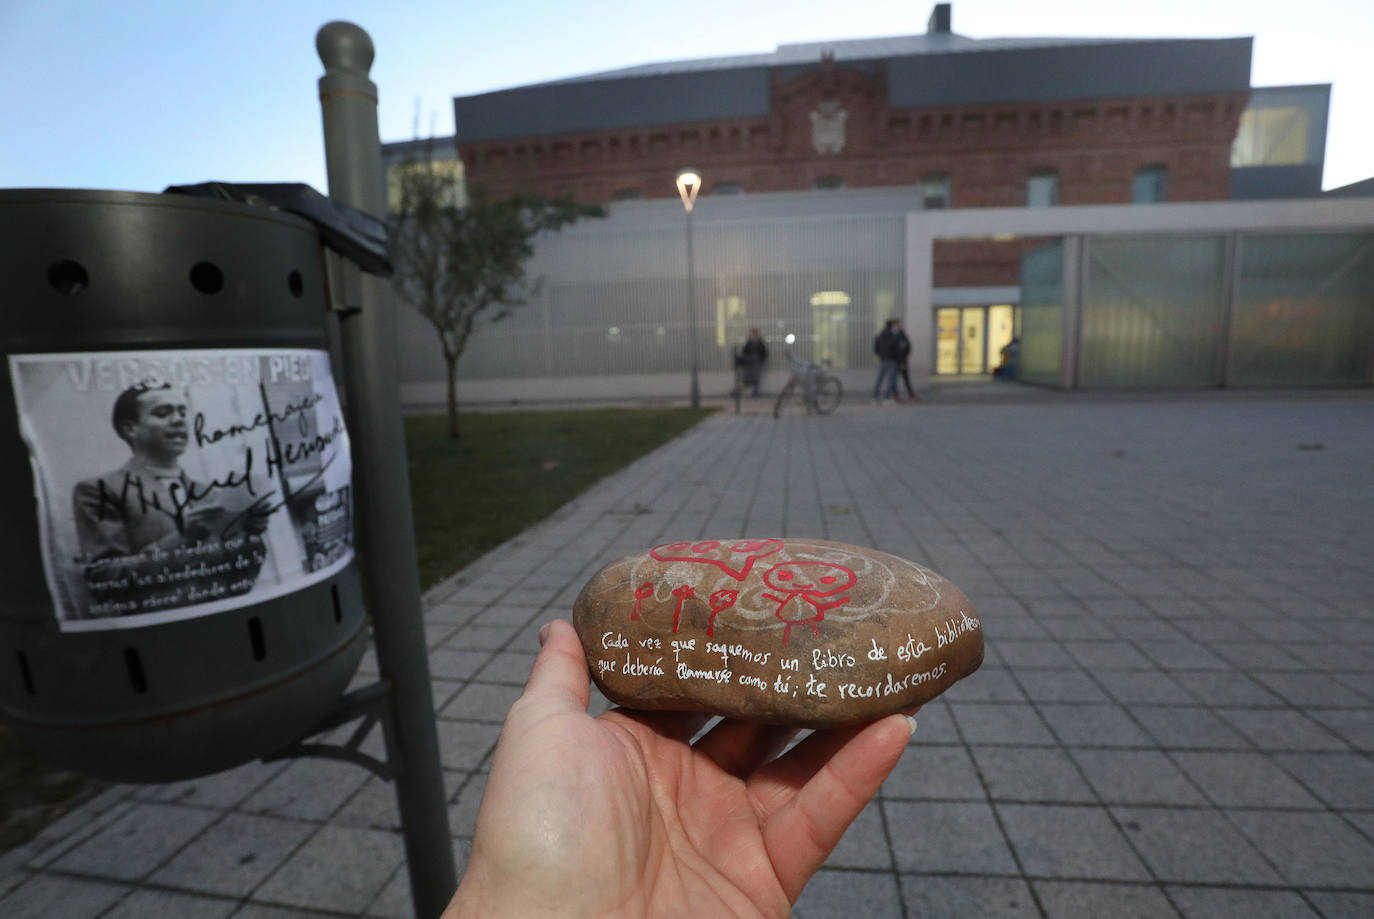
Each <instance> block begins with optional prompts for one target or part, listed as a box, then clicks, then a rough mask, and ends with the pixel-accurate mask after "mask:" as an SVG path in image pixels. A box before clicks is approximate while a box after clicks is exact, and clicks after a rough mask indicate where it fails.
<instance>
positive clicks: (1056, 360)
mask: <svg viewBox="0 0 1374 919" xmlns="http://www.w3.org/2000/svg"><path fill="white" fill-rule="evenodd" d="M1063 348H1064V244H1063V243H1062V242H1053V243H1050V244H1048V245H1045V246H1041V247H1039V248H1038V249H1032V250H1031V251H1030V252H1027V253H1026V254H1025V255H1023V256H1021V359H1020V364H1021V366H1020V368H1019V370H1020V378H1021V379H1022V380H1025V381H1026V382H1028V383H1039V384H1040V385H1042V386H1059V385H1061V383H1062V382H1063V381H1062V379H1061V376H1060V363H1061V358H1062V353H1063Z"/></svg>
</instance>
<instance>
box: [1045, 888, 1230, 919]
mask: <svg viewBox="0 0 1374 919" xmlns="http://www.w3.org/2000/svg"><path fill="white" fill-rule="evenodd" d="M1035 892H1036V895H1037V896H1039V898H1040V903H1041V905H1042V906H1043V907H1044V908H1045V915H1046V916H1047V917H1049V919H1106V917H1118V916H1120V917H1126V916H1129V917H1131V919H1177V917H1178V911H1177V910H1175V909H1174V907H1173V906H1172V905H1171V904H1170V903H1169V899H1168V897H1166V896H1165V895H1164V893H1163V892H1162V891H1161V890H1160V889H1159V888H1158V887H1156V886H1154V885H1152V884H1102V883H1093V882H1080V881H1036V882H1035ZM1216 915H1219V914H1215V913H1214V914H1213V916H1216Z"/></svg>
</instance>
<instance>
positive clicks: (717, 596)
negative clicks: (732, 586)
mask: <svg viewBox="0 0 1374 919" xmlns="http://www.w3.org/2000/svg"><path fill="white" fill-rule="evenodd" d="M738 599H739V591H738V590H718V591H716V592H715V593H713V594H711V597H710V604H711V618H710V619H709V620H707V622H706V634H707V635H708V636H709V635H714V634H716V617H717V616H719V615H720V614H721V612H722V611H723V610H727V609H729V608H730V607H732V606H734V605H735V601H736V600H738Z"/></svg>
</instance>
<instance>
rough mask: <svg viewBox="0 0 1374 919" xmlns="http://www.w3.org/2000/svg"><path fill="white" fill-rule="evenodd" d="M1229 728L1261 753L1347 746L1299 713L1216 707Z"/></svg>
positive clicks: (1344, 748)
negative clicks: (1243, 737)
mask: <svg viewBox="0 0 1374 919" xmlns="http://www.w3.org/2000/svg"><path fill="white" fill-rule="evenodd" d="M1215 711H1216V713H1217V714H1218V715H1220V716H1221V717H1222V718H1223V719H1224V720H1225V721H1226V722H1227V723H1228V724H1230V725H1231V727H1233V728H1235V729H1236V730H1237V731H1239V732H1240V733H1241V734H1243V735H1244V736H1245V737H1246V738H1247V739H1249V741H1250V742H1251V743H1252V744H1254V745H1255V746H1256V747H1257V748H1259V749H1261V750H1275V751H1279V750H1282V751H1292V750H1335V751H1341V750H1348V749H1349V745H1348V744H1346V742H1345V741H1344V740H1342V739H1341V738H1340V737H1337V736H1336V735H1335V734H1333V733H1332V732H1331V731H1330V730H1328V729H1327V727H1326V726H1325V725H1323V724H1320V723H1318V722H1316V721H1313V720H1312V719H1311V718H1308V717H1307V716H1306V715H1304V714H1303V713H1302V712H1298V711H1290V710H1287V709H1254V708H1218V709H1215Z"/></svg>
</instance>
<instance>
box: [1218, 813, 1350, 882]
mask: <svg viewBox="0 0 1374 919" xmlns="http://www.w3.org/2000/svg"><path fill="white" fill-rule="evenodd" d="M1230 816H1231V819H1232V820H1234V821H1235V823H1236V825H1237V826H1239V827H1240V829H1241V832H1243V833H1244V834H1245V835H1246V837H1247V838H1248V839H1249V840H1250V842H1252V843H1253V844H1254V845H1255V847H1256V848H1257V849H1259V851H1261V852H1263V853H1264V854H1265V855H1266V856H1267V857H1268V858H1269V859H1270V861H1272V862H1273V863H1274V864H1275V865H1277V866H1278V867H1279V870H1280V871H1281V872H1282V873H1283V875H1284V879H1285V880H1287V881H1288V882H1289V883H1291V884H1296V885H1298V886H1301V887H1347V888H1349V887H1361V888H1367V889H1368V888H1374V843H1371V842H1370V841H1369V840H1368V839H1366V838H1364V837H1363V836H1361V835H1360V834H1358V833H1356V832H1355V831H1354V830H1353V829H1351V828H1350V826H1349V824H1347V823H1345V822H1344V821H1343V820H1341V819H1340V818H1339V817H1337V816H1336V815H1335V814H1327V813H1318V812H1312V811H1259V810H1237V811H1231V812H1230Z"/></svg>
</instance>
